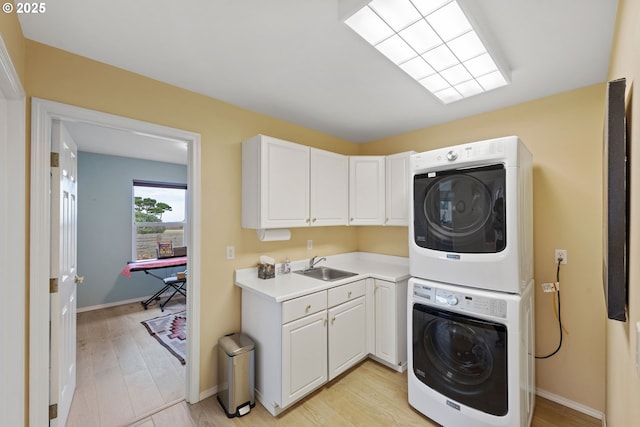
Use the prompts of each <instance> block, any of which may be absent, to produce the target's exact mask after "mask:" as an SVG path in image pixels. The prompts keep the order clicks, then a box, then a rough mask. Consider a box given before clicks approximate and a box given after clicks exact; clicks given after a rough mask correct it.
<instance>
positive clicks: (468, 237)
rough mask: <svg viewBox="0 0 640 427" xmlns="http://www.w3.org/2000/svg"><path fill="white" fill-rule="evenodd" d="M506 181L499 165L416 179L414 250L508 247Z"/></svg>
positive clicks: (471, 250) (467, 250)
mask: <svg viewBox="0 0 640 427" xmlns="http://www.w3.org/2000/svg"><path fill="white" fill-rule="evenodd" d="M505 176H506V172H505V169H504V166H503V165H493V166H485V167H481V168H475V169H464V170H450V171H444V172H430V173H427V174H421V175H416V176H415V177H414V188H413V210H414V228H415V236H414V239H415V242H416V244H417V245H418V246H421V247H424V248H428V249H433V250H438V251H446V252H457V253H495V252H500V251H502V250H503V249H504V248H505V244H506V223H505Z"/></svg>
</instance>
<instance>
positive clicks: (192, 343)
mask: <svg viewBox="0 0 640 427" xmlns="http://www.w3.org/2000/svg"><path fill="white" fill-rule="evenodd" d="M54 119H58V120H62V121H80V122H85V123H89V124H94V125H98V126H105V127H110V128H114V129H118V130H125V131H133V132H139V133H142V134H146V135H152V136H158V137H161V138H169V139H177V140H182V141H185V142H186V143H187V147H188V168H187V169H188V178H187V186H188V188H189V200H188V202H187V203H188V213H187V239H188V242H189V263H188V265H187V269H188V276H189V286H188V287H187V316H188V319H189V321H188V322H187V365H186V378H185V399H186V401H187V402H189V403H196V402H198V401H199V400H200V305H199V302H200V265H201V260H200V245H201V239H200V225H201V222H200V221H201V215H200V203H201V182H200V134H197V133H193V132H188V131H184V130H180V129H175V128H170V127H166V126H162V125H157V124H154V123H148V122H143V121H139V120H134V119H130V118H126V117H122V116H116V115H112V114H107V113H102V112H98V111H94V110H89V109H86V108H81V107H76V106H72V105H68V104H62V103H59V102H54V101H49V100H44V99H39V98H32V100H31V213H30V227H31V232H30V251H29V256H30V264H31V265H30V270H29V273H30V280H29V292H30V298H29V332H30V333H29V424H30V425H38V426H40V425H48V423H49V411H48V408H49V347H50V340H49V318H50V311H49V260H50V255H51V239H50V215H49V214H48V213H49V212H50V209H51V203H50V197H49V191H50V179H51V178H50V153H51V143H50V141H51V126H52V120H54ZM45 212H46V213H47V214H43V213H45Z"/></svg>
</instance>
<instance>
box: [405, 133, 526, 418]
mask: <svg viewBox="0 0 640 427" xmlns="http://www.w3.org/2000/svg"><path fill="white" fill-rule="evenodd" d="M410 167H411V178H412V179H411V180H412V185H413V198H412V206H411V220H410V223H409V224H410V227H409V259H410V261H409V263H410V273H411V276H412V278H411V279H410V280H409V286H408V310H407V331H408V339H407V342H408V346H409V348H408V359H409V360H408V367H409V369H408V394H409V403H410V404H411V406H413V407H414V408H416V409H417V410H418V411H420V412H422V413H423V414H425V415H426V416H427V417H429V418H431V419H432V420H434V421H436V422H438V423H440V424H442V425H443V426H445V427H468V426H474V427H483V426H492V427H495V426H508V427H526V426H529V425H530V423H531V417H532V414H533V407H534V398H535V372H534V362H535V360H534V357H535V356H534V333H533V329H534V320H533V316H534V309H533V304H534V302H533V219H532V215H533V201H532V200H533V195H532V160H531V153H530V152H529V151H528V150H527V148H526V147H525V146H524V144H523V143H522V142H521V141H520V140H519V138H518V137H516V136H510V137H504V138H497V139H492V140H487V141H480V142H474V143H470V144H464V145H458V146H455V147H449V148H444V149H438V150H433V151H428V152H425V153H419V154H415V155H413V156H411V166H410Z"/></svg>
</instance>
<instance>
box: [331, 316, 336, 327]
mask: <svg viewBox="0 0 640 427" xmlns="http://www.w3.org/2000/svg"><path fill="white" fill-rule="evenodd" d="M335 321H336V318H335V316H334V317H332V318H331V324H332V325H333V323H334V322H335Z"/></svg>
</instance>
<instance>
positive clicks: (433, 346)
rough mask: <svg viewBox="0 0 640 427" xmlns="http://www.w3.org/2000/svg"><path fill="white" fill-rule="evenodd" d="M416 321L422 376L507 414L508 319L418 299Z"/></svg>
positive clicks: (466, 401)
mask: <svg viewBox="0 0 640 427" xmlns="http://www.w3.org/2000/svg"><path fill="white" fill-rule="evenodd" d="M412 327H413V329H412V332H413V343H412V346H413V371H414V373H415V375H416V377H417V378H418V379H419V380H420V381H422V382H423V383H424V384H426V385H427V386H428V387H430V388H432V389H434V390H435V391H437V392H438V393H440V394H442V395H444V396H446V397H448V398H450V399H452V400H454V401H456V402H458V403H461V404H463V405H465V406H468V407H471V408H474V409H477V410H479V411H482V412H485V413H488V414H492V415H496V416H503V415H506V414H507V412H508V410H509V404H508V392H507V390H508V384H507V383H508V381H507V380H508V378H507V328H506V326H505V325H502V324H500V323H494V322H487V321H484V320H482V319H477V318H473V317H470V316H466V315H462V314H456V313H452V312H449V311H445V310H440V309H437V308H433V307H429V306H426V305H422V304H414V305H413V325H412Z"/></svg>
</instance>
